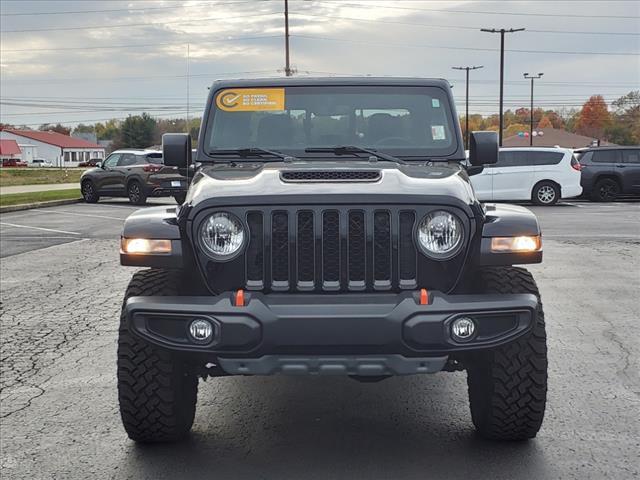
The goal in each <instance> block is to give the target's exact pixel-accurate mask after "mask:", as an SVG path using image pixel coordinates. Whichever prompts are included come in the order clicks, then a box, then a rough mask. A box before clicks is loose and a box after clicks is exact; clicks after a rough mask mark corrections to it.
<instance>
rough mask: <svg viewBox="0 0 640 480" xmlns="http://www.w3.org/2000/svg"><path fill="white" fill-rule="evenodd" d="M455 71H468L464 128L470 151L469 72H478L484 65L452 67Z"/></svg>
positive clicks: (465, 142) (466, 144)
mask: <svg viewBox="0 0 640 480" xmlns="http://www.w3.org/2000/svg"><path fill="white" fill-rule="evenodd" d="M451 68H452V69H454V70H466V72H467V86H466V92H467V94H466V100H465V107H466V108H465V117H464V119H465V127H464V148H465V149H467V150H468V149H469V70H478V69H479V68H482V65H478V66H474V67H451Z"/></svg>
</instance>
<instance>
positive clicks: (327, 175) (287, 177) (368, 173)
mask: <svg viewBox="0 0 640 480" xmlns="http://www.w3.org/2000/svg"><path fill="white" fill-rule="evenodd" d="M381 176H382V175H381V173H380V170H287V171H284V172H281V173H280V178H281V179H282V181H283V182H287V183H350V182H356V183H362V182H377V181H378V180H380V178H381Z"/></svg>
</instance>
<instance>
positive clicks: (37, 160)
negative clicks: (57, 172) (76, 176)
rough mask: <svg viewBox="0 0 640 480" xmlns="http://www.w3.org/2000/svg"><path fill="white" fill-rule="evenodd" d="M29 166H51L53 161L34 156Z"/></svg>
mask: <svg viewBox="0 0 640 480" xmlns="http://www.w3.org/2000/svg"><path fill="white" fill-rule="evenodd" d="M28 166H29V167H43V168H51V167H53V163H51V162H47V161H46V160H45V159H44V158H34V159H33V160H31V163H29V164H28Z"/></svg>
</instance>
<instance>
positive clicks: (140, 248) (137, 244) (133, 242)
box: [120, 237, 171, 255]
mask: <svg viewBox="0 0 640 480" xmlns="http://www.w3.org/2000/svg"><path fill="white" fill-rule="evenodd" d="M120 253H128V254H131V255H164V254H167V253H171V240H157V239H149V238H125V237H122V238H121V239H120Z"/></svg>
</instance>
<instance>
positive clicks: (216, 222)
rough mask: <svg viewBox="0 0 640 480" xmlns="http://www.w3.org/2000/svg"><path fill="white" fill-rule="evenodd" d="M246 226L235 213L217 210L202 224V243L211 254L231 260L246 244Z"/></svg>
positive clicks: (217, 257) (221, 258) (200, 235)
mask: <svg viewBox="0 0 640 480" xmlns="http://www.w3.org/2000/svg"><path fill="white" fill-rule="evenodd" d="M244 236H245V235H244V228H243V226H242V223H241V222H240V220H238V218H237V217H236V216H235V215H232V214H231V213H228V212H216V213H214V214H212V215H210V216H209V217H208V218H207V219H206V220H205V221H204V222H202V224H201V225H200V234H199V237H200V244H201V245H202V247H203V248H204V249H205V251H206V253H207V254H209V255H210V256H212V257H214V258H216V259H220V260H229V259H231V258H232V257H233V256H235V255H236V254H237V253H238V252H239V251H240V249H241V248H242V245H243V244H244Z"/></svg>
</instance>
